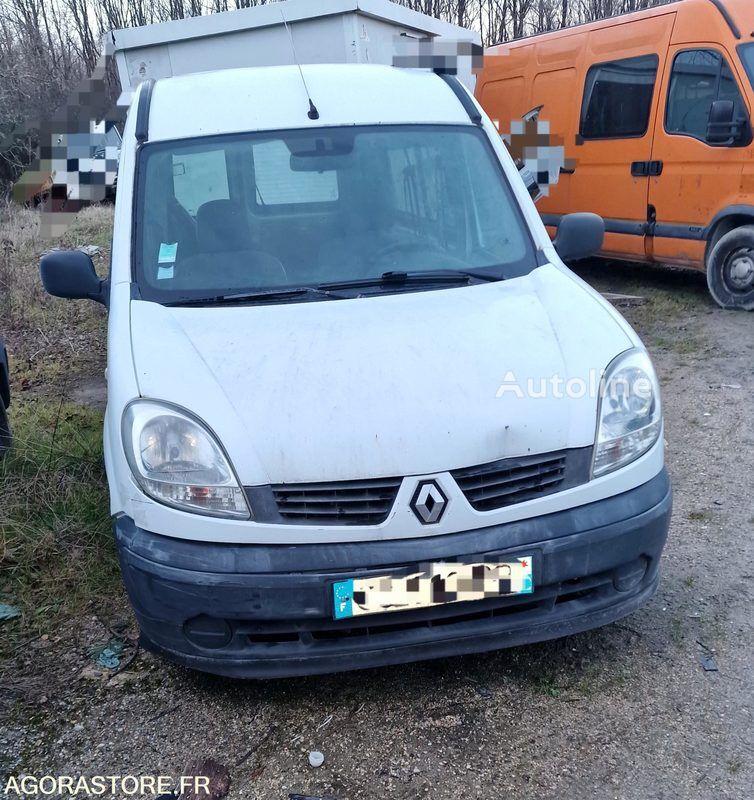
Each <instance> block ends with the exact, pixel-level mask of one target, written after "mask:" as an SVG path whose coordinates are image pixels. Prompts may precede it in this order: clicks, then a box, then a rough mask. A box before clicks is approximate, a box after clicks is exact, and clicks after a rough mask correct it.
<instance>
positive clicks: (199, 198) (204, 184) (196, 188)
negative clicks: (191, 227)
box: [172, 150, 230, 216]
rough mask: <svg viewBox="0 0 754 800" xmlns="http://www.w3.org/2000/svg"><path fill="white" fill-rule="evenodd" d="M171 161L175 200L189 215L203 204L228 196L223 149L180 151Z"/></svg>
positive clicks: (194, 214) (224, 198)
mask: <svg viewBox="0 0 754 800" xmlns="http://www.w3.org/2000/svg"><path fill="white" fill-rule="evenodd" d="M172 161H173V191H174V193H175V199H176V200H177V201H178V202H179V203H180V204H181V205H182V206H183V207H184V208H185V209H186V211H188V213H189V214H191V215H192V216H196V212H197V210H198V209H199V206H201V205H204V203H209V202H210V201H211V200H227V199H228V198H229V197H230V194H228V168H227V166H226V164H225V150H201V151H196V152H193V153H192V152H186V153H180V154H176V155H174V156H173V158H172Z"/></svg>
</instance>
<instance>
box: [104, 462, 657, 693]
mask: <svg viewBox="0 0 754 800" xmlns="http://www.w3.org/2000/svg"><path fill="white" fill-rule="evenodd" d="M671 505H672V497H671V487H670V481H669V479H668V476H667V473H666V472H665V470H663V471H662V472H661V473H660V474H659V475H657V476H656V477H655V478H654V479H652V480H651V481H649V482H648V483H646V484H644V485H643V486H640V487H638V488H636V489H632V490H631V491H628V492H625V493H624V494H621V495H617V496H615V497H611V498H608V499H606V500H600V501H598V502H595V503H591V504H589V505H584V506H579V507H577V508H573V509H569V510H567V511H561V512H557V513H554V514H549V515H546V516H542V517H536V518H533V519H526V520H521V521H518V522H513V523H509V524H505V525H496V526H493V527H489V528H482V529H479V530H474V531H466V532H463V533H455V534H446V535H443V536H435V537H426V538H422V539H404V540H397V541H396V540H390V541H382V542H362V543H351V544H307V545H273V546H271V545H232V544H208V543H206V542H191V541H186V540H180V539H173V538H170V537H166V536H159V535H156V534H153V533H149V532H148V531H145V530H142V529H140V528H137V527H136V526H135V525H134V523H133V521H132V520H131V519H129V518H127V517H119V518H117V519H116V520H115V535H116V538H117V542H118V549H119V554H120V561H121V569H122V572H123V579H124V582H125V584H126V589H127V591H128V594H129V597H130V598H131V602H132V603H133V606H134V609H135V611H136V616H137V619H138V621H139V626H140V628H141V641H142V643H143V645H144V646H145V647H146V648H148V649H150V650H153V651H156V652H159V653H162V654H163V655H165V656H167V657H168V658H170V659H172V660H174V661H177V662H179V663H181V664H184V665H185V666H188V667H192V668H194V669H198V670H203V671H206V672H213V673H216V674H219V675H228V676H233V677H244V678H272V677H281V676H288V675H307V674H314V673H326V672H339V671H344V670H351V669H360V668H365V667H374V666H381V665H385V664H398V663H404V662H409V661H419V660H422V659H427V658H438V657H442V656H452V655H459V654H462V653H472V652H482V651H486V650H496V649H499V648H503V647H511V646H514V645H518V644H524V643H527V642H537V641H543V640H546V639H554V638H557V637H560V636H566V635H568V634H572V633H577V632H580V631H584V630H588V629H590V628H596V627H598V626H600V625H605V624H607V623H609V622H613V621H615V620H617V619H620V618H621V617H624V616H626V615H627V614H630V613H632V612H633V611H635V610H636V609H637V608H638V607H639V606H641V605H642V604H643V603H644V602H646V601H647V600H648V599H649V598H650V597H651V596H652V594H653V593H654V591H655V589H656V588H657V583H658V578H659V564H660V554H661V552H662V548H663V546H664V544H665V540H666V537H667V531H668V526H669V523H670V513H671ZM521 555H530V556H533V558H534V586H535V591H534V593H533V594H530V595H519V596H517V597H503V598H494V599H488V600H476V601H473V602H465V603H451V604H448V605H443V606H435V607H433V608H428V609H420V610H416V611H401V612H393V613H388V614H377V615H373V616H366V617H361V618H356V619H348V620H337V621H336V620H333V618H332V595H331V592H332V589H331V585H332V583H333V581H336V580H342V579H345V578H349V577H356V576H366V575H370V574H372V575H384V574H387V573H389V574H402V573H407V572H409V571H410V570H411V568H412V567H415V566H416V565H417V564H418V563H420V562H428V561H443V560H445V561H454V560H457V559H462V560H471V559H474V560H480V561H481V560H488V561H489V560H503V559H505V560H510V559H511V558H514V557H516V556H521Z"/></svg>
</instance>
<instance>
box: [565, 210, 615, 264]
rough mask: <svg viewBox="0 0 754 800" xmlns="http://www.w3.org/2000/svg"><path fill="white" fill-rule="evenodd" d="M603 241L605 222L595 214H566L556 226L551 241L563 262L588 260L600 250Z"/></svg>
mask: <svg viewBox="0 0 754 800" xmlns="http://www.w3.org/2000/svg"><path fill="white" fill-rule="evenodd" d="M604 241H605V222H604V220H603V219H602V217H599V216H597V214H589V213H580V214H566V216H565V217H563V219H561V220H560V225H558V234H557V236H556V237H555V239H554V241H553V245H554V246H555V250H556V251H557V253H558V255H559V256H560V257H561V258H562V259H563V261H576V260H577V259H579V258H589V256H593V255H594V254H595V253H597V252H598V251H599V250H601V249H602V244H603V242H604Z"/></svg>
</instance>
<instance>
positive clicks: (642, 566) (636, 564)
mask: <svg viewBox="0 0 754 800" xmlns="http://www.w3.org/2000/svg"><path fill="white" fill-rule="evenodd" d="M648 567H649V559H648V558H647V557H646V556H642V557H641V558H637V559H636V561H631V562H630V563H629V564H623V565H622V566H620V567H618V568H617V569H616V570H613V586H614V587H615V589H616V591H619V592H630V591H631V590H632V589H635V588H636V587H637V586H638V585H639V584H640V583H641V582H642V581H643V580H644V576H645V575H646V574H647V568H648Z"/></svg>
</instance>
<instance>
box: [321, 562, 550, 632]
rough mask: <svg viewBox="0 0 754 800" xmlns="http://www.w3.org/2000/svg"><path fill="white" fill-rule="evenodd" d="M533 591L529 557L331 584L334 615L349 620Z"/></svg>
mask: <svg viewBox="0 0 754 800" xmlns="http://www.w3.org/2000/svg"><path fill="white" fill-rule="evenodd" d="M533 591H534V581H533V578H532V557H531V556H522V557H521V558H516V559H513V560H512V561H493V562H479V563H471V564H458V563H446V562H433V563H430V564H423V565H420V566H419V568H418V569H417V571H415V572H412V573H410V574H408V575H400V576H395V575H373V576H371V577H368V578H349V579H348V580H344V581H337V582H336V583H335V584H334V585H333V616H334V617H335V619H348V618H350V617H361V616H364V615H365V614H385V613H387V612H389V611H409V610H411V609H415V608H429V607H431V606H438V605H445V604H447V603H463V602H466V601H468V600H483V599H485V598H489V597H505V596H508V595H516V594H531V593H532V592H533Z"/></svg>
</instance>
